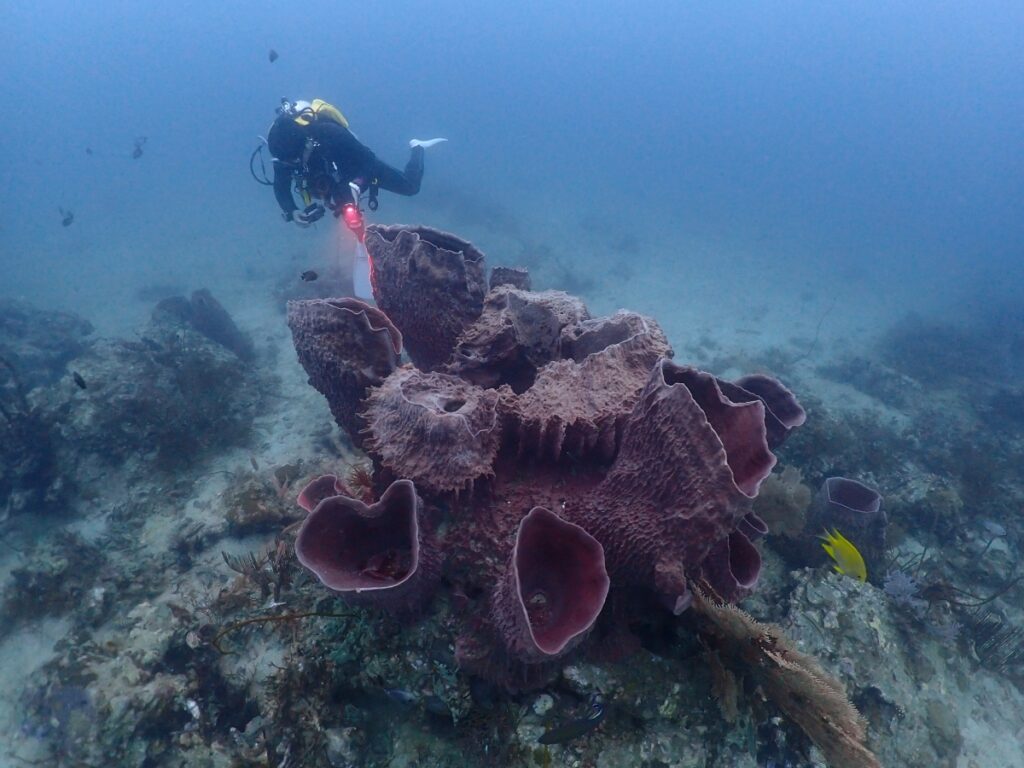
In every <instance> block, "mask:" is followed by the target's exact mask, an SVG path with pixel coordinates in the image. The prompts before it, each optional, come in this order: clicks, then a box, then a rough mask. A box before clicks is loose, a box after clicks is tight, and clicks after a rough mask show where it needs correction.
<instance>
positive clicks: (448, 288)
mask: <svg viewBox="0 0 1024 768" xmlns="http://www.w3.org/2000/svg"><path fill="white" fill-rule="evenodd" d="M366 250H367V251H368V252H369V254H370V258H371V259H372V263H373V296H374V298H375V299H376V300H377V305H378V306H379V307H380V308H381V310H382V311H384V312H385V313H387V316H388V317H390V318H391V320H392V322H394V324H395V325H396V326H398V328H399V329H400V330H401V331H402V334H403V336H404V337H405V344H406V350H407V351H408V353H409V357H410V358H411V359H412V361H413V363H415V364H416V366H417V367H418V368H420V369H422V370H425V371H429V370H434V369H436V368H438V367H439V366H441V365H442V364H444V363H446V362H447V361H448V359H449V358H450V357H451V354H452V350H453V349H454V348H455V342H456V340H457V339H458V338H459V335H460V334H461V333H462V332H463V331H464V330H465V329H466V328H467V327H468V326H469V325H470V324H472V323H473V322H474V321H475V320H476V319H477V318H478V317H479V316H480V312H481V310H482V309H483V303H484V295H485V294H486V293H487V280H486V277H485V275H484V257H483V254H482V253H480V251H478V250H477V249H476V248H474V247H473V246H472V245H471V244H470V243H468V242H466V241H465V240H462V239H460V238H458V237H456V236H455V235H450V234H448V233H446V232H441V231H439V230H436V229H431V228H430V227H408V226H404V225H393V226H379V225H370V226H369V227H367V228H366Z"/></svg>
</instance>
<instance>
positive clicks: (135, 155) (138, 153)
mask: <svg viewBox="0 0 1024 768" xmlns="http://www.w3.org/2000/svg"><path fill="white" fill-rule="evenodd" d="M145 143H146V137H145V136H139V137H138V138H137V139H135V149H133V150H132V160H138V159H139V158H140V157H142V147H143V146H144V145H145Z"/></svg>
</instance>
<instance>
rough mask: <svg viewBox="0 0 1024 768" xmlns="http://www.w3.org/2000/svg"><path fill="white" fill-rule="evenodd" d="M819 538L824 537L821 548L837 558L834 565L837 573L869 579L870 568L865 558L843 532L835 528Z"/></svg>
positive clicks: (859, 578)
mask: <svg viewBox="0 0 1024 768" xmlns="http://www.w3.org/2000/svg"><path fill="white" fill-rule="evenodd" d="M819 538H821V539H822V542H821V548H822V549H824V550H825V552H827V553H828V556H829V557H831V558H832V559H833V560H835V565H833V566H832V567H833V568H834V569H835V572H836V573H841V574H843V575H844V576H852V577H853V578H855V579H857V580H858V581H867V580H868V568H867V566H866V565H864V558H863V557H861V554H860V552H858V551H857V548H856V547H855V546H853V544H852V543H851V542H850V541H849V540H848V539H847V538H846V537H845V536H843V534H841V533H840V532H839V531H837V530H836V529H835V528H833V529H832V532H831V533H829V532H828V531H825V535H824V536H821V537H819Z"/></svg>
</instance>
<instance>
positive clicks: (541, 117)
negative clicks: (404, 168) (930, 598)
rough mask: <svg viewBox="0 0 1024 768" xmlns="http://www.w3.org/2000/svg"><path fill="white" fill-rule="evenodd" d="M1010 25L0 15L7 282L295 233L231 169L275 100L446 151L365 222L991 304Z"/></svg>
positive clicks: (654, 8)
mask: <svg viewBox="0 0 1024 768" xmlns="http://www.w3.org/2000/svg"><path fill="white" fill-rule="evenodd" d="M1022 22H1024V8H1022V7H1021V6H1020V4H1019V3H1014V2H984V3H975V4H972V5H971V6H970V7H969V8H968V7H966V6H958V5H954V4H940V5H936V4H930V3H900V4H895V5H893V4H886V3H867V4H858V5H857V6H856V7H854V6H842V7H837V8H825V7H818V6H815V5H805V4H790V3H753V4H744V5H743V6H740V7H735V6H731V5H724V6H720V7H718V6H714V7H712V6H707V5H700V6H697V5H694V6H686V7H681V4H678V3H668V2H651V3H642V4H636V3H632V4H625V3H613V2H592V3H588V4H586V5H581V6H577V5H575V4H572V5H570V4H560V3H551V2H517V3H502V4H497V3H487V4H484V7H476V8H473V9H469V10H467V9H466V8H465V6H463V5H462V4H459V3H453V2H429V3H428V2H389V3H386V4H384V3H362V4H354V3H353V4H349V3H345V4H340V3H320V2H315V1H314V2H309V3H305V4H303V5H302V6H301V7H291V6H287V7H283V6H280V5H277V4H259V7H257V8H252V7H250V5H249V4H240V3H238V4H236V3H217V4H215V5H207V4H200V3H157V4H145V5H143V4H137V3H129V2H104V3H102V4H100V5H98V6H96V7H92V6H82V5H79V4H73V3H60V2H43V3H39V4H7V8H6V9H5V11H4V26H5V29H6V31H5V35H4V37H5V41H6V42H5V45H4V46H3V47H2V49H0V68H2V71H3V73H4V74H3V78H2V80H0V89H2V90H0V96H2V102H3V104H5V105H6V107H7V114H8V119H7V120H5V121H4V124H3V128H2V129H0V130H2V134H0V138H2V142H3V143H2V146H4V148H5V149H6V158H5V162H4V164H3V170H2V173H3V185H2V188H0V207H2V210H3V212H4V214H3V218H2V227H3V229H2V231H0V237H2V244H3V256H2V258H3V260H4V266H5V269H4V277H5V280H4V284H3V292H4V293H5V294H8V293H25V294H27V295H28V296H30V297H41V298H42V297H46V298H49V297H50V296H52V295H53V294H52V291H53V289H56V290H57V292H58V293H59V294H63V293H65V292H66V290H67V289H68V288H69V287H74V288H76V289H77V290H79V291H83V292H87V291H88V290H89V286H87V285H82V283H83V282H86V280H85V278H86V275H89V274H93V273H98V274H100V275H103V274H105V273H109V272H117V271H122V270H126V271H133V270H139V269H141V268H142V267H141V266H140V264H139V263H138V262H140V261H141V262H143V263H145V262H146V260H147V259H157V260H160V261H165V262H166V260H167V259H168V258H170V259H171V260H172V261H173V260H174V256H173V254H174V253H176V252H181V251H185V250H189V249H190V245H191V244H193V243H195V242H196V241H198V240H201V239H203V238H207V237H208V238H211V239H213V240H214V241H216V242H217V243H218V248H217V249H216V250H217V251H218V253H217V254H208V255H207V256H205V257H204V258H205V259H206V260H209V261H217V260H219V259H223V260H227V261H228V262H229V263H231V264H236V263H238V262H240V261H249V260H252V259H257V258H259V257H257V256H256V255H255V253H254V245H253V244H255V243H261V242H262V243H264V244H265V243H268V242H284V243H287V244H292V243H294V242H302V241H301V240H300V235H299V234H298V233H295V232H291V231H286V230H285V228H284V225H283V224H281V222H280V220H279V219H278V218H277V216H276V208H275V206H274V205H273V201H272V199H271V196H270V195H269V194H268V193H267V190H265V189H263V188H261V187H259V186H257V185H256V184H254V183H252V181H251V179H250V178H249V176H248V172H247V170H246V160H247V156H248V153H249V151H251V149H252V148H253V147H254V146H255V142H256V137H257V135H260V134H264V133H265V131H266V128H267V126H268V124H269V122H270V120H271V119H272V117H273V110H274V107H275V106H276V105H277V103H278V100H279V99H280V98H281V97H282V96H288V97H290V98H304V97H305V98H312V97H314V96H320V97H322V98H325V99H327V100H328V101H331V102H334V103H336V104H338V105H339V106H341V108H342V109H343V111H345V112H346V114H347V115H348V116H349V117H350V119H351V121H352V125H353V127H354V129H355V130H356V132H357V133H358V135H359V136H360V137H361V138H362V139H363V140H364V141H365V142H366V143H367V144H369V145H370V146H371V147H372V148H374V149H375V150H376V151H377V152H378V154H379V155H380V156H381V157H383V158H385V159H387V160H389V161H390V162H392V163H394V164H401V163H402V162H404V159H405V153H406V149H405V142H406V140H407V139H409V138H410V137H413V136H421V137H422V136H433V135H444V136H447V137H448V138H449V139H450V144H449V145H447V146H444V147H442V148H441V149H440V150H437V151H435V152H433V153H432V154H431V155H430V157H429V158H428V169H427V176H426V181H425V184H424V189H423V192H422V194H421V195H420V197H419V198H417V199H416V200H414V201H404V200H402V201H393V200H387V201H386V206H385V208H384V211H383V212H382V214H381V215H382V218H385V219H389V218H394V219H395V220H401V219H402V218H403V217H407V218H410V219H411V218H415V219H416V220H423V221H427V220H430V219H431V211H432V209H434V208H437V207H439V206H442V205H445V204H448V203H449V202H450V201H452V200H455V201H456V203H455V204H456V205H457V204H458V202H457V201H458V200H460V199H462V198H465V197H468V198H471V199H474V200H476V201H481V200H484V201H488V204H493V205H495V206H499V207H500V208H501V209H502V210H503V211H505V212H506V214H507V216H508V218H510V219H511V220H512V221H515V222H519V223H522V224H523V225H524V226H526V227H527V228H529V227H530V219H531V217H532V216H534V215H536V212H537V207H538V205H539V206H540V207H541V208H542V209H543V211H544V212H545V213H546V214H548V215H552V216H560V217H565V218H566V219H567V220H575V219H574V217H576V218H578V217H581V216H587V217H589V219H590V220H593V221H599V222H607V221H613V222H615V223H616V225H618V226H625V227H631V228H637V229H639V228H644V229H654V230H655V231H656V232H658V233H660V234H664V235H665V236H672V237H679V238H684V239H688V238H692V239H696V240H700V241H701V242H705V243H712V244H714V245H715V246H717V247H718V248H719V249H720V250H721V251H723V252H728V251H730V250H734V249H737V248H741V249H754V250H759V251H760V252H762V253H763V254H764V256H763V258H764V259H765V260H771V261H773V262H774V263H775V264H776V265H777V268H778V269H786V268H788V267H787V265H788V263H790V262H796V263H798V264H800V263H808V262H813V263H814V264H817V265H824V266H825V268H826V269H827V268H828V267H829V266H831V265H835V267H836V268H837V269H844V268H845V269H848V270H855V271H856V270H863V271H868V272H873V271H875V270H877V269H879V268H881V267H882V266H883V265H884V269H885V273H884V274H885V276H886V279H887V280H891V281H893V282H905V281H911V282H913V281H915V280H918V279H921V278H922V277H924V276H927V279H928V282H929V284H931V283H932V282H933V281H937V282H938V284H939V285H940V286H945V287H947V288H953V287H956V288H957V289H963V288H965V285H966V287H976V288H978V289H979V290H980V289H987V288H988V287H989V286H988V283H989V281H991V280H992V279H993V277H995V276H999V279H1000V283H1001V284H1002V286H1003V287H1005V288H1006V290H1007V291H1010V292H1012V290H1013V289H1014V282H1013V281H1014V280H1019V278H1020V277H1021V267H1020V264H1021V258H1020V257H1021V251H1022V246H1024V217H1021V216H1020V215H1019V212H1020V210H1021V209H1022V207H1024V152H1022V151H1021V150H1022V146H1021V144H1022V140H1021V135H1022V132H1021V127H1022V123H1024V77H1022V74H1024V50H1022V49H1021V47H1020V45H1019V34H1018V33H1019V30H1020V28H1021V24H1022ZM270 48H274V49H275V50H277V51H278V52H279V54H280V58H279V59H278V61H276V62H275V63H274V64H270V63H269V62H268V59H267V53H268V50H269V49H270ZM137 136H147V137H148V143H147V144H146V145H145V154H144V156H143V157H142V158H139V160H138V161H132V160H131V159H130V158H129V154H130V152H131V148H132V141H133V139H134V138H135V137H137ZM87 147H88V148H91V149H92V150H93V152H94V154H93V155H92V156H89V155H87V154H86V152H85V149H86V148H87ZM537 201H540V202H539V203H538V202H537ZM58 206H63V207H65V208H68V209H71V210H73V211H74V213H75V216H76V219H75V222H74V224H73V226H71V227H69V228H67V229H66V230H65V229H62V228H61V227H60V215H59V214H58V212H57V207H58ZM308 240H309V238H308V237H307V239H306V242H308ZM482 245H483V246H484V247H486V243H483V244H482ZM267 250H268V249H266V248H264V249H262V251H263V253H264V254H266V253H267ZM83 260H84V261H86V262H87V263H82V262H83ZM50 266H53V267H55V268H56V269H57V270H58V271H57V272H56V273H54V272H50V271H48V270H47V271H45V272H43V271H42V270H43V268H44V267H50ZM143 266H144V264H143ZM62 275H64V276H67V277H68V278H69V282H71V283H73V284H74V285H73V286H69V285H67V284H64V283H63V281H62V280H61V276H62ZM71 278H73V279H71ZM1007 278H1012V279H1007ZM55 283H57V284H56V285H55ZM102 284H103V280H102V279H101V280H100V285H102ZM48 291H51V293H48Z"/></svg>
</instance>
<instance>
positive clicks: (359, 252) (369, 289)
mask: <svg viewBox="0 0 1024 768" xmlns="http://www.w3.org/2000/svg"><path fill="white" fill-rule="evenodd" d="M352 292H353V293H355V295H356V298H357V299H363V300H364V301H373V284H372V283H371V282H370V254H369V253H367V251H366V246H365V245H363V244H362V243H356V257H355V259H353V261H352Z"/></svg>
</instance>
